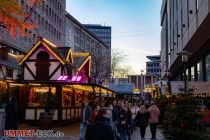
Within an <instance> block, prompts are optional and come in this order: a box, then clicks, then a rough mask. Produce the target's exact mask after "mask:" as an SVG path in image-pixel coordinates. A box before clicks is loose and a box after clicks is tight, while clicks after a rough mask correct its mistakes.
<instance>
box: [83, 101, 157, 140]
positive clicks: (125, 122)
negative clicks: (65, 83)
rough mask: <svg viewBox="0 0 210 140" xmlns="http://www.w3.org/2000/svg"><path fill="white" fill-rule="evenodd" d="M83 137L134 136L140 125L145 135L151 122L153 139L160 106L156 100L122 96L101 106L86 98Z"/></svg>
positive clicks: (123, 139)
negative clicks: (123, 97) (144, 100)
mask: <svg viewBox="0 0 210 140" xmlns="http://www.w3.org/2000/svg"><path fill="white" fill-rule="evenodd" d="M83 103H84V107H83V110H82V119H81V120H82V121H81V125H80V140H131V136H132V134H133V132H134V131H135V130H136V127H139V128H140V135H141V138H142V139H144V137H145V130H146V128H147V127H148V125H150V129H151V134H152V139H155V138H156V129H157V124H158V117H159V115H160V110H159V108H158V107H157V106H156V105H155V103H154V102H151V103H150V104H144V102H140V103H139V104H138V103H136V102H134V101H133V102H130V101H129V100H125V99H121V100H114V101H113V103H110V104H105V105H103V106H100V105H99V104H95V105H94V106H90V105H89V100H87V99H84V101H83Z"/></svg>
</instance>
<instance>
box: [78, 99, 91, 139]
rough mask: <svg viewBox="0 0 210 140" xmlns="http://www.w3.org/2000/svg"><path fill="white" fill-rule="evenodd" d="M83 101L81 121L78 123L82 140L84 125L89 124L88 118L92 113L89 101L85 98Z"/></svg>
mask: <svg viewBox="0 0 210 140" xmlns="http://www.w3.org/2000/svg"><path fill="white" fill-rule="evenodd" d="M83 103H84V107H83V109H82V122H81V125H80V140H84V132H85V127H86V125H87V124H89V118H90V116H91V114H92V109H91V107H90V106H89V101H88V100H87V99H84V101H83Z"/></svg>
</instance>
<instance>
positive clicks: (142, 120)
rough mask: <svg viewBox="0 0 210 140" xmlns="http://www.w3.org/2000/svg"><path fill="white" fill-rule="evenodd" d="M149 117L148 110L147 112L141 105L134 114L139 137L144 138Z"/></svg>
mask: <svg viewBox="0 0 210 140" xmlns="http://www.w3.org/2000/svg"><path fill="white" fill-rule="evenodd" d="M149 117H150V114H149V112H147V110H146V107H145V106H144V105H141V107H140V109H139V111H138V113H137V115H136V123H137V126H138V127H139V128H140V134H141V138H142V139H144V136H145V131H146V128H147V126H148V119H149Z"/></svg>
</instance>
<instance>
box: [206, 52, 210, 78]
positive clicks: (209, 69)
mask: <svg viewBox="0 0 210 140" xmlns="http://www.w3.org/2000/svg"><path fill="white" fill-rule="evenodd" d="M205 62H206V81H210V54H208V55H207V56H206V61H205Z"/></svg>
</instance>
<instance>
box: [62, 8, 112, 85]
mask: <svg viewBox="0 0 210 140" xmlns="http://www.w3.org/2000/svg"><path fill="white" fill-rule="evenodd" d="M65 46H67V47H71V48H72V51H74V52H88V53H90V54H91V56H92V65H93V66H92V74H91V77H92V78H93V79H95V82H96V83H98V84H102V83H104V80H106V79H109V78H110V75H111V47H109V46H108V45H106V44H105V43H104V42H103V41H101V40H100V39H99V38H98V37H97V36H95V35H94V34H93V33H92V32H90V31H89V30H88V29H87V28H85V27H84V26H83V25H82V24H81V23H80V22H79V21H78V20H76V19H75V18H74V17H73V16H72V15H70V14H69V13H68V12H66V39H65ZM104 78H105V79H104Z"/></svg>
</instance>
